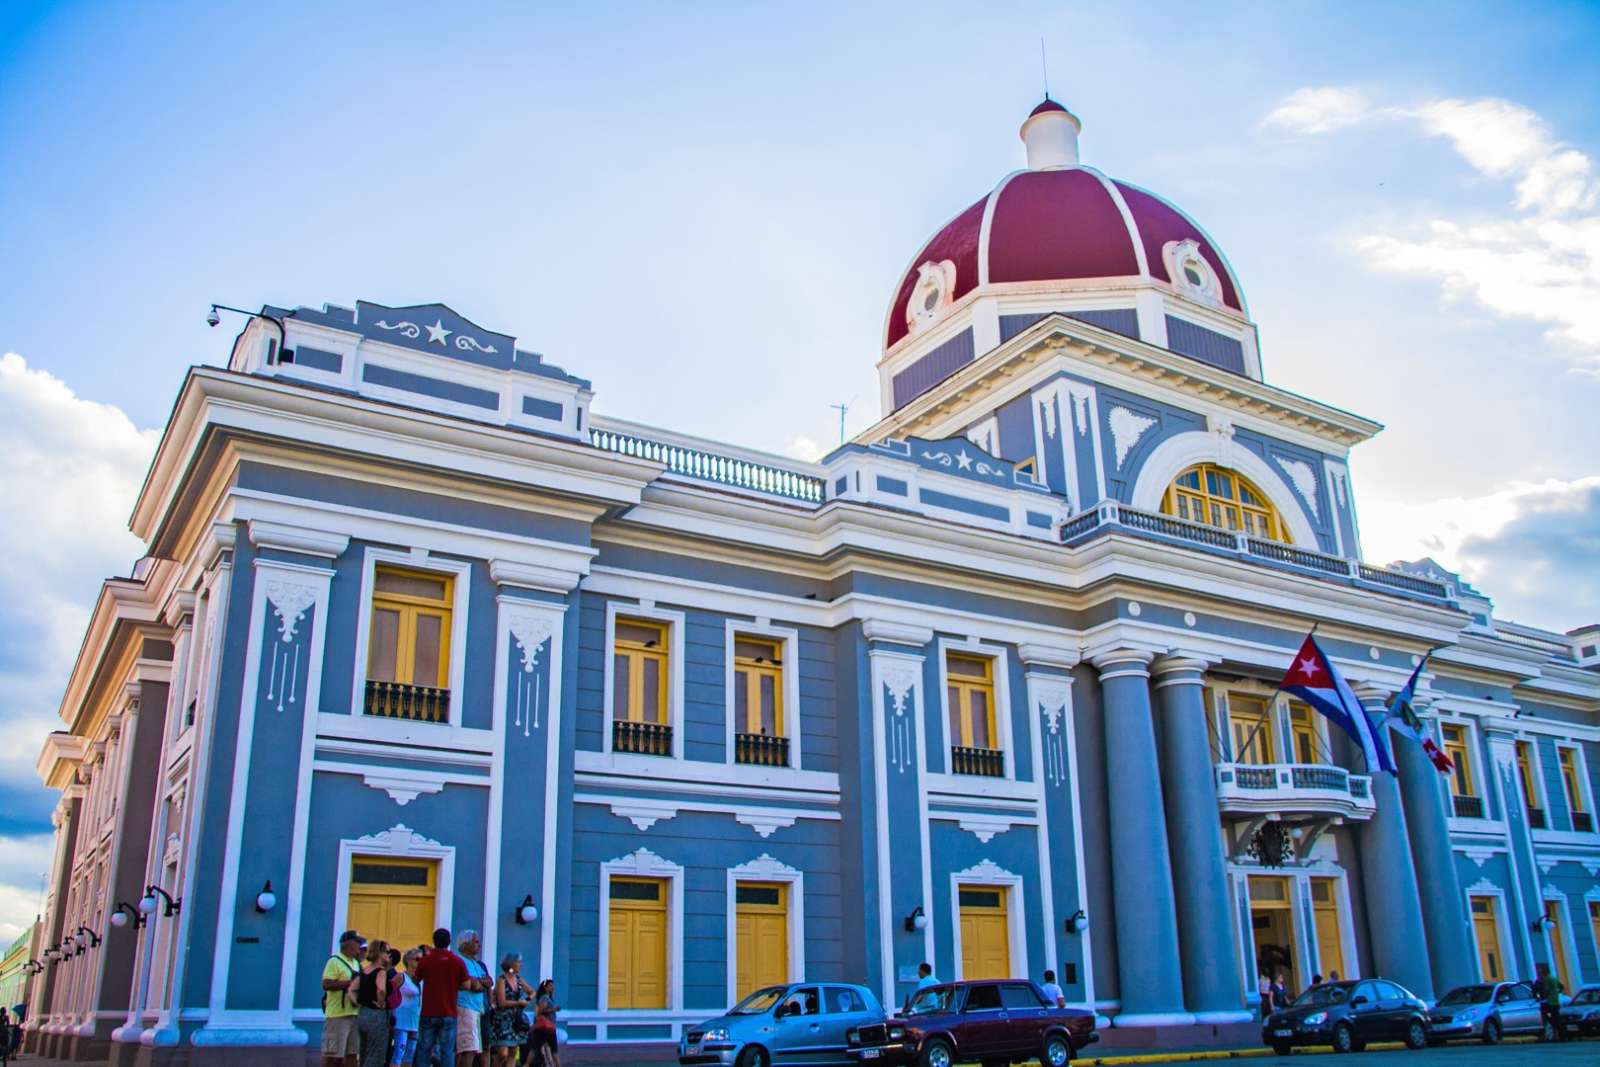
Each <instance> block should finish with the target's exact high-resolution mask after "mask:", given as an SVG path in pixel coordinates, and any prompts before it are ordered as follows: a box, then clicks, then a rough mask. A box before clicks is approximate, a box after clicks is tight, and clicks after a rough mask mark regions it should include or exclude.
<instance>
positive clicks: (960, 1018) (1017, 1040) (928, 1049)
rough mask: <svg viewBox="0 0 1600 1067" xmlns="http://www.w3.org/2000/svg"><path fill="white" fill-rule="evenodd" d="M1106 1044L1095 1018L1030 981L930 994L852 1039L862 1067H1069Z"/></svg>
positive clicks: (960, 985) (954, 986)
mask: <svg viewBox="0 0 1600 1067" xmlns="http://www.w3.org/2000/svg"><path fill="white" fill-rule="evenodd" d="M1098 1040H1100V1035H1099V1034H1097V1033H1095V1032H1094V1015H1093V1013H1091V1012H1087V1011H1080V1010H1078V1009H1076V1008H1057V1007H1056V1006H1055V1005H1053V1004H1050V1003H1048V1002H1046V1000H1045V996H1044V991H1043V990H1041V989H1040V988H1039V987H1038V986H1037V985H1034V984H1033V983H1032V982H1030V981H1028V980H1027V979H1025V978H1011V979H1006V980H1003V981H984V982H948V983H945V984H943V985H936V986H929V987H928V988H927V989H924V990H921V991H919V992H918V993H916V994H915V995H913V996H912V998H911V1001H910V1003H908V1004H907V1005H906V1009H905V1011H903V1012H901V1013H900V1014H899V1015H896V1016H895V1017H894V1018H892V1019H889V1020H888V1021H887V1022H882V1023H873V1024H871V1025H869V1026H862V1027H859V1028H857V1029H853V1030H850V1031H849V1032H848V1033H846V1035H845V1041H846V1044H847V1048H848V1050H849V1052H850V1055H851V1057H852V1058H853V1059H854V1060H855V1061H856V1062H857V1063H859V1064H861V1065H862V1067H867V1065H869V1064H870V1065H877V1064H886V1065H911V1064H915V1065H916V1067H952V1065H953V1064H956V1063H968V1062H972V1061H977V1062H979V1063H981V1064H983V1065H984V1067H1001V1065H1002V1064H1012V1063H1026V1062H1027V1061H1029V1060H1033V1059H1037V1060H1038V1061H1039V1062H1040V1064H1041V1065H1042V1067H1062V1065H1063V1064H1065V1063H1067V1062H1068V1061H1069V1060H1071V1059H1072V1058H1073V1056H1075V1055H1076V1054H1077V1052H1078V1050H1079V1049H1081V1048H1083V1047H1084V1046H1085V1045H1089V1044H1092V1043H1094V1042H1095V1041H1098Z"/></svg>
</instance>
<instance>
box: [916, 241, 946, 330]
mask: <svg viewBox="0 0 1600 1067" xmlns="http://www.w3.org/2000/svg"><path fill="white" fill-rule="evenodd" d="M955 288H956V265H955V263H954V261H952V260H948V259H941V260H939V261H938V262H937V263H935V262H933V261H932V260H929V261H928V262H926V263H924V264H922V265H921V266H920V267H918V268H917V284H916V285H914V286H912V288H911V296H910V298H909V299H908V300H907V301H906V326H907V327H908V328H909V329H910V330H911V332H912V333H917V332H919V331H921V330H925V329H927V328H928V327H929V326H932V325H933V324H934V323H935V322H937V321H939V318H940V317H941V316H942V315H943V314H944V313H945V310H946V309H947V308H949V306H950V304H951V302H952V295H953V294H954V293H955ZM930 296H931V297H932V298H933V299H932V300H930V299H929V297H930Z"/></svg>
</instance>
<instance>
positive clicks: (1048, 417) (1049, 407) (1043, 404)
mask: <svg viewBox="0 0 1600 1067" xmlns="http://www.w3.org/2000/svg"><path fill="white" fill-rule="evenodd" d="M1039 423H1040V425H1042V426H1043V427H1044V435H1045V436H1046V437H1048V438H1049V439H1050V440H1052V441H1054V440H1055V439H1056V398H1055V397H1053V396H1052V397H1045V398H1044V399H1043V400H1041V401H1039Z"/></svg>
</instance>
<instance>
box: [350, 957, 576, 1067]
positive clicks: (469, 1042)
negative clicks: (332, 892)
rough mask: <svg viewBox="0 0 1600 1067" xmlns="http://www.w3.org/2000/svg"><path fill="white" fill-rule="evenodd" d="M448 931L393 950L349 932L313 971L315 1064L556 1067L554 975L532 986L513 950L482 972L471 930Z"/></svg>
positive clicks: (423, 1066) (363, 1066) (414, 1066)
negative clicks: (317, 1020) (318, 1029)
mask: <svg viewBox="0 0 1600 1067" xmlns="http://www.w3.org/2000/svg"><path fill="white" fill-rule="evenodd" d="M450 943H451V934H450V931H449V930H445V929H442V928H441V929H438V930H435V931H434V932H433V944H432V945H431V946H428V945H418V946H416V947H415V948H411V949H407V950H405V951H401V950H400V949H398V948H395V947H392V946H390V945H389V944H388V942H386V941H382V940H374V941H372V942H370V943H369V942H368V941H367V940H366V939H365V938H363V937H362V936H361V935H360V934H359V933H358V932H357V931H355V930H346V931H345V932H344V933H343V934H341V935H340V936H339V952H338V954H337V955H335V956H331V957H329V959H328V963H327V965H326V966H325V967H324V968H323V970H322V1014H323V1024H322V1064H323V1067H357V1063H358V1061H359V1067H490V1065H489V1064H488V1062H486V1061H487V1058H488V1057H490V1056H492V1057H493V1061H494V1064H493V1067H518V1065H519V1064H520V1065H524V1067H561V1060H560V1058H559V1056H558V1055H557V1047H556V1013H557V1012H558V1011H559V1010H560V1008H559V1006H558V1005H557V1004H556V1001H555V982H554V981H552V980H551V979H549V978H546V979H544V980H543V981H542V982H540V983H539V985H538V988H533V987H531V986H529V985H528V983H527V982H526V981H525V980H524V979H523V977H522V954H521V953H518V952H508V953H507V954H506V955H505V957H504V958H503V959H501V961H500V973H499V976H498V977H496V978H493V979H491V978H490V976H489V968H488V967H487V966H486V965H485V964H484V963H483V961H481V960H480V959H478V952H479V951H480V948H481V944H480V942H479V939H478V934H477V932H476V931H473V930H464V931H462V934H461V939H460V943H459V944H458V946H457V950H452V949H451V947H450Z"/></svg>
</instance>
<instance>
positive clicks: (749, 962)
mask: <svg viewBox="0 0 1600 1067" xmlns="http://www.w3.org/2000/svg"><path fill="white" fill-rule="evenodd" d="M788 891H789V887H788V886H786V885H784V884H782V883H779V882H739V883H738V884H737V885H735V886H734V901H735V903H734V909H735V910H734V940H735V942H736V947H735V952H734V1000H735V1001H740V1000H743V999H744V998H745V996H746V995H747V994H749V993H751V992H753V991H755V990H757V989H760V988H761V987H762V986H769V985H782V984H783V983H785V982H787V981H788V980H789V892H788Z"/></svg>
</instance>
